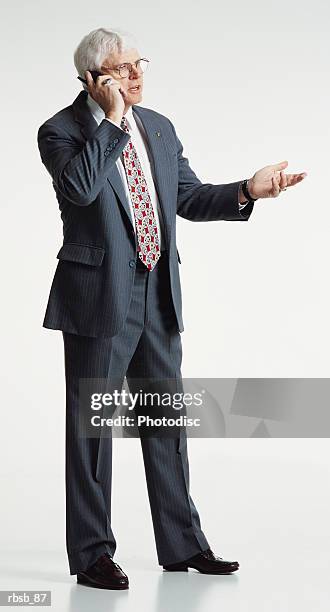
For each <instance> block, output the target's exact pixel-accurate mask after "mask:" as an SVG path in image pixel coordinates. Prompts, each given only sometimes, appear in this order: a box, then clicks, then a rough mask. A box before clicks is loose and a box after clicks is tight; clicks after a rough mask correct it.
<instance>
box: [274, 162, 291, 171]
mask: <svg viewBox="0 0 330 612" xmlns="http://www.w3.org/2000/svg"><path fill="white" fill-rule="evenodd" d="M287 165H288V162H287V161H282V162H280V163H279V164H275V165H274V166H273V170H275V171H276V170H284V168H286V167H287Z"/></svg>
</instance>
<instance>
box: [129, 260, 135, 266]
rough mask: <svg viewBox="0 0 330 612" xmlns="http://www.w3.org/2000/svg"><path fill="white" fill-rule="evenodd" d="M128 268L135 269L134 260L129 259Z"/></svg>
mask: <svg viewBox="0 0 330 612" xmlns="http://www.w3.org/2000/svg"><path fill="white" fill-rule="evenodd" d="M129 267H130V268H134V267H135V260H134V259H131V261H130V262H129Z"/></svg>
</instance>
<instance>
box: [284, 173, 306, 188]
mask: <svg viewBox="0 0 330 612" xmlns="http://www.w3.org/2000/svg"><path fill="white" fill-rule="evenodd" d="M305 176H307V173H306V172H300V173H299V174H287V175H286V179H287V184H288V187H293V185H297V183H300V182H301V181H303V180H304V178H305Z"/></svg>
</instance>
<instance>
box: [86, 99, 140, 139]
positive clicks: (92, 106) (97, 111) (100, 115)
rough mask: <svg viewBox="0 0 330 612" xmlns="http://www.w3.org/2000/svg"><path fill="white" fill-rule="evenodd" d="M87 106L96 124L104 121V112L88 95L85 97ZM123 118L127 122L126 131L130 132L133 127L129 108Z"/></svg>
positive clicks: (130, 108)
mask: <svg viewBox="0 0 330 612" xmlns="http://www.w3.org/2000/svg"><path fill="white" fill-rule="evenodd" d="M87 105H88V107H89V110H90V111H91V113H92V115H93V117H94V119H95V120H96V121H97V123H99V124H100V123H101V121H102V119H104V116H105V113H104V110H103V109H102V108H101V107H100V105H99V104H98V103H97V102H95V100H94V99H93V98H92V96H90V94H88V96H87ZM125 117H126V120H127V125H128V129H129V130H131V129H132V127H133V126H134V117H133V111H132V107H131V106H130V107H129V109H128V111H127V113H126V114H125Z"/></svg>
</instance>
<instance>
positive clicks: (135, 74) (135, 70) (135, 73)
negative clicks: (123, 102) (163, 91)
mask: <svg viewBox="0 0 330 612" xmlns="http://www.w3.org/2000/svg"><path fill="white" fill-rule="evenodd" d="M138 76H139V69H138V68H137V66H135V65H132V70H131V72H130V75H129V78H130V79H136V77H138Z"/></svg>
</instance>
